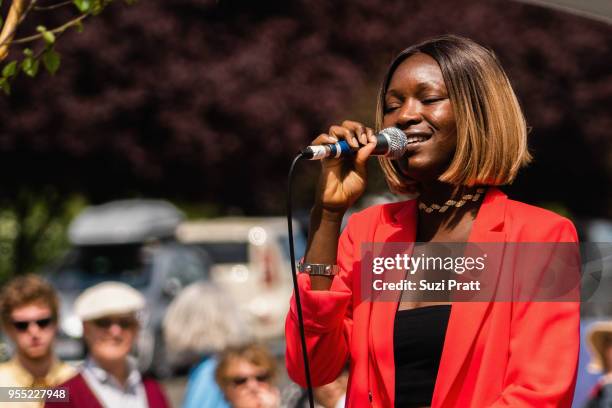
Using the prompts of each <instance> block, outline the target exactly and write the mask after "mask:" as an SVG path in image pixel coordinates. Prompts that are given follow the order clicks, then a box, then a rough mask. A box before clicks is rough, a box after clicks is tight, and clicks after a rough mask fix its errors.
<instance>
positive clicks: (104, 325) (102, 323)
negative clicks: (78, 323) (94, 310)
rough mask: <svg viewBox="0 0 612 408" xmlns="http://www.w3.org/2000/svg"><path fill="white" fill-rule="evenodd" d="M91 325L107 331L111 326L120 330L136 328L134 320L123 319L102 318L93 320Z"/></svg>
mask: <svg viewBox="0 0 612 408" xmlns="http://www.w3.org/2000/svg"><path fill="white" fill-rule="evenodd" d="M93 324H95V325H96V327H99V328H100V329H109V328H110V327H111V326H112V325H113V324H116V325H117V326H119V327H121V328H122V329H131V328H132V327H134V326H136V324H137V323H136V319H132V318H129V317H128V318H123V319H111V318H108V317H102V318H100V319H95V320H94V321H93Z"/></svg>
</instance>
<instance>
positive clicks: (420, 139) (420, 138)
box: [408, 136, 427, 143]
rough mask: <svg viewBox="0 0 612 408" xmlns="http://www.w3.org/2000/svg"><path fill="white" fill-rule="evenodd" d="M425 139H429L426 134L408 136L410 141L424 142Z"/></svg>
mask: <svg viewBox="0 0 612 408" xmlns="http://www.w3.org/2000/svg"><path fill="white" fill-rule="evenodd" d="M425 140H427V137H425V136H410V137H409V138H408V143H416V142H424V141H425Z"/></svg>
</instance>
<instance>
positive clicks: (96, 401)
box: [45, 282, 169, 408]
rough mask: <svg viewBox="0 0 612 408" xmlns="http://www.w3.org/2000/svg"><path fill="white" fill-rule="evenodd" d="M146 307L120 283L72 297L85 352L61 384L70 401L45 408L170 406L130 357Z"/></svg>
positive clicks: (130, 289)
mask: <svg viewBox="0 0 612 408" xmlns="http://www.w3.org/2000/svg"><path fill="white" fill-rule="evenodd" d="M144 307H145V299H144V297H143V296H142V295H141V294H140V292H138V291H137V290H136V289H133V288H132V287H130V286H128V285H126V284H124V283H119V282H104V283H100V284H98V285H96V286H93V287H91V288H89V289H87V290H85V291H84V292H83V293H82V294H81V295H80V296H79V297H78V298H77V299H76V301H75V311H76V314H77V316H79V318H80V319H81V320H82V322H83V338H84V339H85V343H86V344H87V348H88V350H89V356H88V358H87V360H86V361H85V363H84V365H83V367H82V368H81V370H80V371H79V373H78V374H77V375H76V376H75V377H73V378H72V379H70V380H69V381H67V382H66V383H64V384H62V385H61V386H60V387H65V388H67V389H68V394H69V401H68V402H47V403H46V405H45V407H57V408H60V407H61V408H68V407H88V408H115V407H126V408H127V407H130V408H147V407H148V408H167V407H169V404H168V402H167V400H166V396H165V395H164V392H163V391H162V389H161V387H160V385H159V384H158V383H157V382H156V381H155V380H153V379H150V378H143V377H142V376H141V375H140V373H139V372H138V369H137V367H136V361H135V359H134V358H133V357H131V356H129V353H130V351H131V350H132V346H133V345H134V341H135V340H136V338H137V336H138V330H139V326H140V324H139V321H138V318H137V315H138V313H139V312H141V311H142V310H143V309H144Z"/></svg>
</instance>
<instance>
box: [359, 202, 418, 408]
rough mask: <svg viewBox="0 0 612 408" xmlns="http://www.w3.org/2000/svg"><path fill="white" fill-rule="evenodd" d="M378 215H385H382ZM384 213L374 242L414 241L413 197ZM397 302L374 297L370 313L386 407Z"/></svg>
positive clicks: (389, 398) (375, 360)
mask: <svg viewBox="0 0 612 408" xmlns="http://www.w3.org/2000/svg"><path fill="white" fill-rule="evenodd" d="M381 216H383V217H384V216H386V215H385V214H381ZM387 216H389V220H388V221H387V222H380V223H379V224H378V226H377V228H376V231H374V234H373V235H374V236H373V237H372V239H373V242H380V243H382V242H406V243H413V242H414V240H415V238H416V200H410V201H407V202H405V203H404V205H403V206H402V207H401V208H400V209H399V210H398V211H397V212H395V213H394V214H387ZM381 221H382V220H381ZM389 221H390V222H389ZM408 250H409V251H410V250H411V249H408ZM398 303H399V293H398V296H397V299H396V300H395V301H389V299H386V300H379V301H376V298H375V297H374V301H373V302H372V311H371V315H370V338H369V342H370V350H372V357H373V364H375V365H377V366H378V370H375V371H377V372H378V373H379V374H380V375H382V376H383V378H381V379H380V382H378V384H380V383H381V382H382V384H384V388H385V389H384V391H385V393H386V397H387V398H386V399H381V400H382V401H383V405H385V406H386V405H389V406H392V402H393V400H394V398H395V360H394V348H393V330H394V324H395V313H396V311H397V306H398ZM379 391H382V390H379Z"/></svg>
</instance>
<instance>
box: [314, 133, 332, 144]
mask: <svg viewBox="0 0 612 408" xmlns="http://www.w3.org/2000/svg"><path fill="white" fill-rule="evenodd" d="M337 142H338V138H337V137H336V136H333V135H328V134H327V133H321V134H320V135H319V136H317V138H316V139H315V140H313V141H312V142H311V143H310V145H311V146H317V145H322V144H331V143H337Z"/></svg>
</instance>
